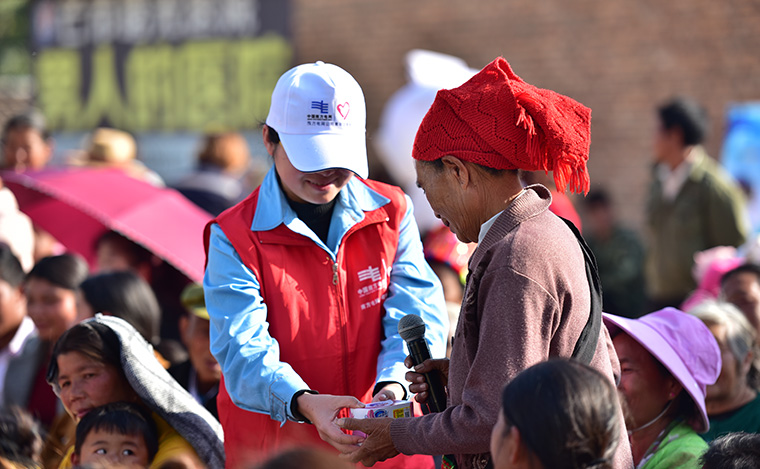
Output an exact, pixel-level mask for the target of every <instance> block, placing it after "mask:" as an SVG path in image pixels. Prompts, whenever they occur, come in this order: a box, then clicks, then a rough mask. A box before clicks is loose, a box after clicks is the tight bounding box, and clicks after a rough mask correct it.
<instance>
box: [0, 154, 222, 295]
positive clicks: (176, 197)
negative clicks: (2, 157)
mask: <svg viewBox="0 0 760 469" xmlns="http://www.w3.org/2000/svg"><path fill="white" fill-rule="evenodd" d="M0 174H1V175H0V177H2V181H3V183H4V184H5V185H6V186H8V188H10V190H11V191H13V193H14V194H15V195H16V198H17V199H18V204H19V208H20V209H21V211H22V212H24V213H26V214H27V215H28V216H29V218H31V219H32V221H33V222H34V223H35V224H36V225H37V226H39V227H40V228H42V229H43V230H45V231H47V232H49V233H50V234H51V235H53V237H55V238H56V239H57V240H58V241H60V242H61V244H63V245H64V246H66V248H67V249H69V250H71V251H73V252H77V253H79V254H81V255H82V256H84V257H85V258H86V259H87V260H88V261H90V263H91V264H92V263H93V261H94V259H95V243H96V241H97V240H98V238H99V237H100V236H101V235H102V234H103V233H105V232H106V231H108V230H114V231H117V232H119V233H121V234H122V235H124V236H126V237H127V238H129V239H131V240H132V241H134V242H136V243H138V244H140V245H141V246H143V247H145V248H146V249H148V250H150V251H151V252H153V253H154V254H156V255H157V256H159V257H161V258H162V259H164V260H165V261H166V262H168V263H169V264H171V265H172V266H174V267H176V268H177V269H178V270H179V271H181V272H182V273H184V274H185V275H187V276H188V277H189V278H190V279H191V280H193V281H196V282H200V281H202V280H203V264H204V253H203V227H204V226H205V225H206V223H207V222H208V221H209V220H211V218H212V217H211V215H210V214H208V213H207V212H205V211H203V210H202V209H200V208H198V207H196V206H195V205H194V204H193V203H192V202H190V201H189V200H187V199H186V198H184V197H183V196H182V195H181V194H180V193H179V192H177V191H175V190H174V189H166V188H159V187H156V186H153V185H151V184H148V183H147V182H144V181H141V180H139V179H135V178H133V177H130V176H127V175H126V174H125V173H123V172H121V171H119V170H114V169H96V168H65V169H61V168H59V169H46V170H42V171H30V172H25V173H13V172H2V173H0Z"/></svg>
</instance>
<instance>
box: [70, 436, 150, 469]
mask: <svg viewBox="0 0 760 469" xmlns="http://www.w3.org/2000/svg"><path fill="white" fill-rule="evenodd" d="M74 456H75V457H74V458H73V459H74V460H73V461H72V462H74V464H75V465H83V464H95V465H97V464H101V465H103V466H104V467H111V466H112V465H114V464H118V465H119V467H142V468H144V467H148V465H149V464H150V461H149V460H148V459H149V458H148V448H147V446H146V444H145V438H144V437H143V436H142V435H122V434H120V433H118V432H114V431H105V430H104V429H97V430H92V431H91V432H90V433H88V434H87V436H86V437H85V439H84V442H83V443H82V447H81V449H80V451H79V455H78V456H77V455H76V454H75V455H74Z"/></svg>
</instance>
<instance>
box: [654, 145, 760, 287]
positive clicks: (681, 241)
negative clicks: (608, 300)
mask: <svg viewBox="0 0 760 469" xmlns="http://www.w3.org/2000/svg"><path fill="white" fill-rule="evenodd" d="M694 151H696V152H697V154H696V155H695V156H696V158H695V161H694V165H693V166H692V168H691V171H690V173H689V177H688V178H687V180H686V182H685V183H684V185H683V187H682V188H681V190H680V192H679V193H678V195H677V196H676V198H675V199H674V200H673V201H665V200H664V199H663V197H662V185H661V183H660V181H659V179H658V178H657V177H654V178H653V180H654V182H653V184H652V187H651V192H650V194H649V202H648V206H647V222H648V225H649V234H650V238H649V249H648V252H647V260H646V279H647V290H648V291H647V292H648V294H649V297H650V298H651V299H653V300H660V301H663V300H678V299H679V298H680V299H681V300H682V299H683V298H685V297H686V296H687V295H688V294H689V293H690V292H691V291H692V290H694V289H695V288H696V286H697V285H696V282H695V281H694V278H693V277H692V274H691V269H692V266H693V264H694V254H695V253H697V252H699V251H703V250H705V249H709V248H712V247H715V246H739V245H741V244H743V243H744V242H745V240H746V239H747V234H748V233H749V222H748V220H747V215H746V212H745V207H744V205H745V201H744V195H743V194H742V192H741V190H740V189H739V187H738V186H737V185H736V183H734V182H733V180H732V179H731V177H730V176H729V175H728V173H727V172H726V171H725V170H724V169H723V168H722V167H721V166H720V165H719V164H718V162H716V161H715V160H713V159H712V158H710V157H709V156H707V154H706V153H705V152H704V150H703V149H702V148H701V147H697V148H695V150H694ZM679 301H680V300H679Z"/></svg>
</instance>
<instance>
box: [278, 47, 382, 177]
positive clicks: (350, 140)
mask: <svg viewBox="0 0 760 469" xmlns="http://www.w3.org/2000/svg"><path fill="white" fill-rule="evenodd" d="M266 123H267V125H268V126H269V127H272V128H273V129H274V130H276V131H277V133H278V134H279V136H280V141H281V143H282V146H283V148H284V149H285V151H286V152H287V154H288V159H290V162H291V163H292V164H293V166H294V167H295V168H296V169H297V170H299V171H302V172H305V173H309V172H314V171H323V170H326V169H331V168H343V169H348V170H350V171H353V172H354V173H356V175H358V176H359V177H361V178H366V177H367V176H368V173H369V169H368V166H367V143H366V127H367V109H366V105H365V103H364V93H363V92H362V89H361V87H360V86H359V83H357V82H356V80H355V79H354V77H352V76H351V75H350V74H349V73H348V72H346V71H345V70H343V69H342V68H340V67H338V66H337V65H332V64H326V63H324V62H321V61H320V62H316V63H309V64H303V65H299V66H297V67H294V68H291V69H290V70H288V71H287V72H285V73H284V74H283V75H282V76H281V77H280V79H279V80H277V85H275V87H274V91H273V92H272V104H271V105H270V107H269V115H268V116H267V120H266Z"/></svg>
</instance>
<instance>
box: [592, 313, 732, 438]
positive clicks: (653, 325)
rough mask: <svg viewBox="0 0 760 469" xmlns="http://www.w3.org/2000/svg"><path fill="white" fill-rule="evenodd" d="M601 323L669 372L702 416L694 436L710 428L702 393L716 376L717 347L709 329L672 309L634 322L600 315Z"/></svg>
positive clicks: (717, 364) (694, 318)
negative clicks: (645, 351) (602, 320)
mask: <svg viewBox="0 0 760 469" xmlns="http://www.w3.org/2000/svg"><path fill="white" fill-rule="evenodd" d="M603 317H604V324H605V325H606V326H607V328H608V329H609V331H610V335H611V336H612V337H614V336H615V335H617V334H618V333H619V332H620V331H621V330H622V331H623V332H625V333H626V334H628V335H629V336H631V338H633V339H634V340H635V341H636V342H638V343H639V344H641V346H642V347H644V348H645V349H647V351H649V353H651V354H652V355H653V356H654V358H656V359H657V360H658V361H659V362H660V363H662V365H663V366H664V367H665V368H667V369H668V371H670V374H672V375H673V377H675V378H676V379H677V380H678V382H679V383H681V385H682V386H683V387H684V389H686V392H688V393H689V395H690V396H691V398H692V400H693V401H694V403H695V404H696V405H697V408H698V409H699V412H700V414H701V416H702V421H701V424H699V425H696V426H694V430H696V431H697V432H698V433H704V432H706V431H707V430H708V429H709V428H710V422H709V420H708V419H707V411H706V410H705V391H706V388H707V385H708V384H713V383H715V380H716V379H718V375H719V374H720V366H721V357H720V348H719V347H718V343H717V342H716V341H715V337H713V335H712V333H711V332H710V329H708V328H707V326H705V325H704V323H703V322H702V321H701V320H699V319H698V318H696V317H694V316H692V315H690V314H686V313H684V312H683V311H680V310H678V309H676V308H665V309H661V310H659V311H655V312H654V313H649V314H647V315H645V316H642V317H640V318H638V319H628V318H624V317H620V316H615V315H612V314H609V313H604V316H603Z"/></svg>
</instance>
